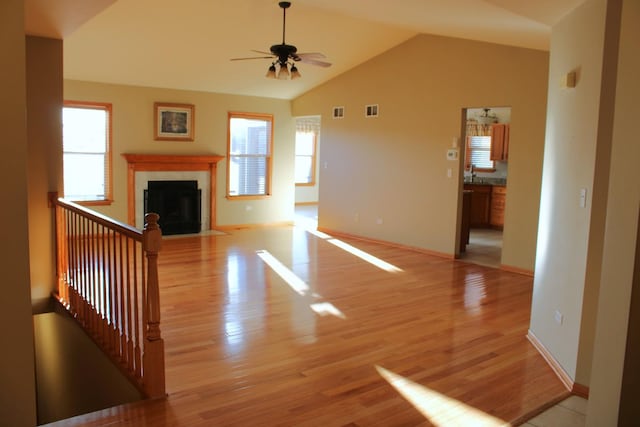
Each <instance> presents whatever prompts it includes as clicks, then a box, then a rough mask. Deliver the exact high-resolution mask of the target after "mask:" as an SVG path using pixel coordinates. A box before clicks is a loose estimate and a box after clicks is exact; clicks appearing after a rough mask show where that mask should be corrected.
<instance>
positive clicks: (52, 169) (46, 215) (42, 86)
mask: <svg viewBox="0 0 640 427" xmlns="http://www.w3.org/2000/svg"><path fill="white" fill-rule="evenodd" d="M27 108H28V114H27V121H28V123H29V129H28V139H29V144H28V158H29V163H28V167H29V178H28V180H29V184H28V185H29V251H30V258H31V299H32V302H33V303H34V304H36V305H37V304H39V303H40V302H46V301H47V300H48V299H49V295H50V294H51V292H52V291H53V290H54V286H55V257H54V256H52V254H53V253H54V252H55V247H54V239H53V236H54V229H53V217H52V211H51V210H50V209H49V208H48V206H47V193H48V192H50V191H60V192H62V186H61V183H62V122H61V118H62V40H53V39H47V38H42V37H27Z"/></svg>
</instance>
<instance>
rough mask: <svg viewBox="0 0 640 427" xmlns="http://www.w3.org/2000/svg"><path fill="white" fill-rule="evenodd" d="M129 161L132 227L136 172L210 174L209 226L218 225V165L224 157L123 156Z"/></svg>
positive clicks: (128, 206) (128, 215)
mask: <svg viewBox="0 0 640 427" xmlns="http://www.w3.org/2000/svg"><path fill="white" fill-rule="evenodd" d="M122 157H124V158H125V159H126V160H127V164H128V168H127V170H128V172H127V219H128V222H129V224H130V225H133V226H135V222H136V194H135V191H136V172H141V171H144V172H159V171H169V172H183V171H208V172H209V180H210V182H209V204H210V207H209V208H210V212H209V224H208V227H209V229H210V230H212V229H213V228H214V227H215V225H216V165H217V163H218V162H219V161H220V160H222V159H224V156H212V155H187V156H175V155H166V154H128V153H124V154H122Z"/></svg>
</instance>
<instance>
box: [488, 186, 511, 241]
mask: <svg viewBox="0 0 640 427" xmlns="http://www.w3.org/2000/svg"><path fill="white" fill-rule="evenodd" d="M506 199H507V187H505V186H502V185H494V186H493V187H492V188H491V214H490V216H489V218H490V220H489V222H490V224H491V227H492V228H497V229H500V230H502V228H503V227H504V207H505V203H506Z"/></svg>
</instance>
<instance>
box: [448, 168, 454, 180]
mask: <svg viewBox="0 0 640 427" xmlns="http://www.w3.org/2000/svg"><path fill="white" fill-rule="evenodd" d="M452 176H453V169H451V168H448V169H447V178H451V177H452Z"/></svg>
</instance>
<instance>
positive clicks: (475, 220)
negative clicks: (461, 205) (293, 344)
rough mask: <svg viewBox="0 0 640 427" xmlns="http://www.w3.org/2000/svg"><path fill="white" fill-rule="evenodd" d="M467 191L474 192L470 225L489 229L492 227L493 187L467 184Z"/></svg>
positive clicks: (465, 187)
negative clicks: (490, 221) (490, 220)
mask: <svg viewBox="0 0 640 427" xmlns="http://www.w3.org/2000/svg"><path fill="white" fill-rule="evenodd" d="M464 189H465V190H472V191H473V192H472V193H471V208H470V211H471V213H470V219H469V222H470V225H471V227H478V228H487V227H489V226H490V223H489V218H490V214H491V185H482V184H465V185H464Z"/></svg>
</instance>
